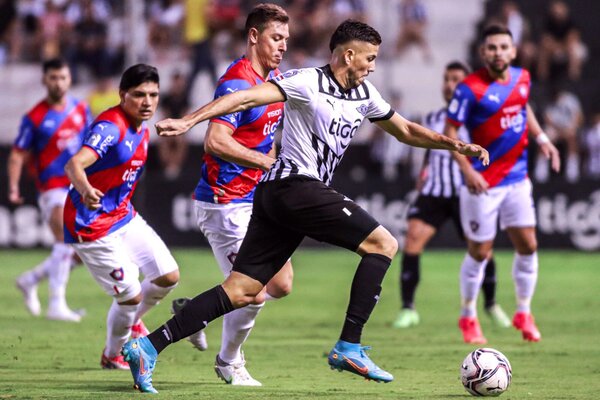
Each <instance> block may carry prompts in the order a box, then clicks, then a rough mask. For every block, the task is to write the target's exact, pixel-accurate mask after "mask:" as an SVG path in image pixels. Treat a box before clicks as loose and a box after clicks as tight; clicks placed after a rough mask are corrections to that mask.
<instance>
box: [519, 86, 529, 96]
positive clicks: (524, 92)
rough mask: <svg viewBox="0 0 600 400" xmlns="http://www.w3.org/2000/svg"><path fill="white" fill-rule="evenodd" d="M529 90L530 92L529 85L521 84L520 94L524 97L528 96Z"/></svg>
mask: <svg viewBox="0 0 600 400" xmlns="http://www.w3.org/2000/svg"><path fill="white" fill-rule="evenodd" d="M528 92H529V90H528V89H527V86H525V85H521V86H520V87H519V94H520V95H521V97H523V98H525V97H527V93H528Z"/></svg>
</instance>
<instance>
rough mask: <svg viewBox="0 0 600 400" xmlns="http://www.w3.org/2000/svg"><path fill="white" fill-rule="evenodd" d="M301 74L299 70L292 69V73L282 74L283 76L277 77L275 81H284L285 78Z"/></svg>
mask: <svg viewBox="0 0 600 400" xmlns="http://www.w3.org/2000/svg"><path fill="white" fill-rule="evenodd" d="M299 72H300V71H299V70H297V69H292V70H290V71H287V72H284V73H283V74H281V75H277V76H276V77H275V78H273V79H274V80H275V81H282V80H284V79H285V78H291V77H292V76H294V75H298V73H299Z"/></svg>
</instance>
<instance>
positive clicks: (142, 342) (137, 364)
mask: <svg viewBox="0 0 600 400" xmlns="http://www.w3.org/2000/svg"><path fill="white" fill-rule="evenodd" d="M121 354H123V357H125V361H127V363H128V364H129V369H130V370H131V375H132V376H133V388H134V389H137V390H139V391H140V392H144V393H158V391H157V390H156V389H154V387H153V386H152V372H153V371H154V366H155V365H156V358H157V357H158V353H157V352H156V349H155V348H154V346H153V345H152V343H151V342H150V340H149V339H148V338H147V337H141V338H137V339H132V340H130V341H129V342H127V343H125V345H124V346H123V349H122V350H121Z"/></svg>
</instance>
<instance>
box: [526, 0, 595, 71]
mask: <svg viewBox="0 0 600 400" xmlns="http://www.w3.org/2000/svg"><path fill="white" fill-rule="evenodd" d="M569 12H570V11H569V6H568V5H567V3H566V2H564V1H563V0H554V1H552V3H550V7H549V9H548V15H547V16H546V21H545V24H544V28H543V29H544V30H543V32H542V37H541V43H540V51H539V56H538V65H537V67H538V68H537V73H538V78H539V79H540V80H541V81H545V80H548V79H550V78H556V77H561V76H560V75H562V73H560V72H554V70H555V69H558V70H560V69H561V68H565V67H566V72H567V74H566V76H567V77H568V78H569V79H570V80H572V81H577V80H579V78H580V76H581V68H582V65H583V62H584V61H585V58H586V56H587V49H586V46H585V45H584V43H583V42H582V41H581V35H580V32H579V30H578V29H577V26H576V25H575V23H574V22H573V20H572V19H571V17H570V15H569ZM553 72H554V74H553ZM553 75H559V76H553Z"/></svg>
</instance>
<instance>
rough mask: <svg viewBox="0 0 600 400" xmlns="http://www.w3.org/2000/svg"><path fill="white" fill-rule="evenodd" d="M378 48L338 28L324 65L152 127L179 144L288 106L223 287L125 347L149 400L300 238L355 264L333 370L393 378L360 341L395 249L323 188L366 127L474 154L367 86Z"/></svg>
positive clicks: (477, 152) (352, 26) (370, 33)
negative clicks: (165, 362) (226, 120)
mask: <svg viewBox="0 0 600 400" xmlns="http://www.w3.org/2000/svg"><path fill="white" fill-rule="evenodd" d="M380 44H381V37H380V35H379V33H378V32H377V31H375V30H374V29H373V28H372V27H370V26H369V25H367V24H364V23H362V22H358V21H351V20H348V21H345V22H343V23H342V24H341V25H340V26H339V27H338V28H337V29H336V31H335V32H334V34H333V35H332V37H331V41H330V44H329V48H330V49H331V52H332V56H331V60H330V63H329V64H328V65H326V66H323V67H320V68H304V69H299V70H292V71H288V72H287V73H285V74H283V75H280V76H278V77H276V78H275V79H272V80H269V81H268V82H266V83H264V84H261V85H257V86H254V87H252V88H250V89H247V90H241V91H237V92H235V93H232V94H230V95H227V96H223V97H220V98H218V99H216V100H214V101H213V102H211V103H209V104H207V105H205V106H203V107H201V108H200V109H198V110H197V111H195V112H193V113H192V114H190V115H187V116H185V117H183V118H182V119H177V120H171V119H167V120H165V121H161V122H159V123H158V124H157V130H158V132H159V134H162V135H165V136H171V135H179V134H182V133H184V132H186V131H187V130H188V129H190V128H191V127H192V126H194V125H195V124H197V123H199V122H201V121H203V120H206V119H210V118H214V117H217V116H219V115H224V114H230V113H235V112H239V111H243V110H247V109H250V108H253V107H257V106H263V105H267V104H273V103H278V102H282V101H286V104H285V110H284V111H285V113H284V122H283V141H282V149H281V152H280V154H279V156H278V158H277V161H276V162H275V164H273V166H272V167H271V169H270V170H269V172H268V173H267V174H265V175H264V176H263V177H262V179H261V182H260V183H259V184H258V186H257V187H256V191H255V193H254V203H253V209H252V217H251V219H250V223H249V225H248V232H247V234H246V236H245V238H244V241H243V242H242V245H241V247H240V251H239V253H238V255H237V257H236V259H235V261H234V264H233V271H232V272H231V274H230V275H229V276H228V277H227V279H226V280H225V282H224V283H223V284H222V285H217V286H215V287H214V288H212V289H210V290H208V291H205V292H204V293H202V294H200V295H199V296H197V297H195V298H194V299H192V300H191V301H190V302H189V304H188V305H187V306H186V307H185V308H184V309H183V310H182V311H181V312H180V313H179V314H176V315H175V316H174V317H173V318H172V319H171V320H169V321H167V322H166V323H165V324H164V325H162V326H161V327H160V328H158V329H157V330H155V331H154V332H152V333H150V334H149V335H148V336H147V337H142V338H139V339H134V340H131V341H129V342H128V343H126V344H125V346H124V347H123V354H124V355H125V359H126V360H127V361H128V362H129V365H130V366H131V372H132V375H133V378H134V384H135V385H136V386H137V387H138V388H139V389H140V390H141V391H143V392H156V390H155V389H154V387H153V386H152V373H153V370H154V367H155V363H156V359H157V357H158V353H160V352H161V351H162V350H164V349H165V348H166V347H167V346H168V345H170V344H172V343H175V342H177V341H178V340H181V339H182V338H185V337H187V336H188V335H190V334H191V333H193V332H197V331H198V330H200V329H202V328H204V327H205V326H206V325H207V324H208V323H209V322H210V321H212V320H214V319H215V318H217V317H219V316H221V315H224V314H227V313H229V312H231V311H233V310H234V309H236V308H240V307H244V306H246V305H248V304H250V303H252V302H256V301H257V300H258V299H257V298H256V296H258V295H259V294H260V293H261V292H262V290H263V287H264V286H265V285H266V284H267V283H268V282H269V281H270V280H271V278H272V277H273V276H274V275H275V274H276V273H277V272H278V271H280V269H281V267H282V266H283V265H284V263H285V262H286V261H287V260H288V259H289V258H290V256H291V255H292V253H293V252H294V251H295V250H296V248H297V247H298V246H299V244H300V242H301V241H302V240H303V239H304V237H305V236H309V237H312V238H313V239H317V240H320V241H324V242H327V243H331V244H335V245H337V246H340V247H344V248H346V249H349V250H351V251H354V252H356V253H358V254H359V255H360V256H361V257H362V259H361V261H360V263H359V265H358V268H357V270H356V273H355V275H354V280H353V282H352V288H351V291H350V304H349V306H348V309H347V313H346V318H345V321H344V326H343V328H342V333H341V336H340V340H339V341H338V342H337V343H336V344H335V346H334V348H333V349H332V350H331V352H330V354H329V357H328V362H329V364H330V366H331V367H332V368H335V369H339V370H347V371H350V372H353V373H355V374H358V375H360V376H363V377H365V378H367V379H372V380H375V381H379V382H381V381H383V382H389V381H391V380H393V377H392V375H391V374H390V373H388V372H387V371H384V370H383V369H381V368H379V367H378V366H377V365H376V364H375V363H374V362H373V361H371V359H370V358H369V356H368V355H367V354H366V352H365V350H366V348H365V347H363V346H361V344H360V341H361V340H360V339H361V335H362V330H363V326H364V325H365V323H366V322H367V320H368V319H369V316H370V314H371V312H372V311H373V309H374V307H375V304H376V303H377V300H378V298H379V294H380V292H381V282H382V280H383V278H384V276H385V272H386V271H387V269H388V267H389V265H390V263H391V259H392V258H393V257H394V255H395V253H396V250H397V248H398V243H397V242H396V239H394V237H393V236H392V235H391V234H390V233H389V232H388V231H387V230H386V229H385V228H384V227H383V226H381V225H380V224H379V223H378V222H377V221H375V220H374V219H373V217H371V216H370V215H369V214H368V213H367V212H366V211H364V210H363V209H362V208H360V207H359V206H358V205H357V204H356V203H355V202H353V201H352V200H350V199H348V198H347V197H345V196H344V195H342V194H340V193H338V192H336V191H335V190H333V189H332V188H331V187H329V183H330V182H331V179H332V178H333V173H334V171H335V169H336V167H337V166H338V164H339V162H340V161H341V159H342V157H343V155H344V152H345V150H346V149H347V148H348V145H349V144H350V141H351V140H352V137H353V136H354V134H355V133H356V131H357V130H358V128H359V126H360V124H361V123H362V121H363V120H364V119H365V118H368V119H370V120H371V121H373V122H376V123H377V124H378V125H379V126H380V127H381V128H382V129H384V130H386V131H387V132H389V133H390V134H392V135H394V136H395V137H397V138H398V140H401V141H403V142H405V143H409V144H412V145H417V146H421V147H430V148H445V149H449V150H458V151H460V152H461V153H463V154H466V155H470V156H475V157H477V156H479V157H481V161H482V162H483V163H484V164H485V163H487V152H486V151H485V150H484V149H482V148H481V147H480V146H476V145H471V144H465V143H463V142H461V141H459V140H455V139H449V138H447V137H445V136H442V135H438V134H436V133H435V132H431V131H429V130H427V129H425V128H423V127H421V126H420V125H417V124H414V123H411V122H409V121H407V120H406V119H404V118H403V117H401V116H400V115H398V114H397V113H395V112H394V111H393V110H392V109H391V107H390V105H389V104H388V103H387V102H386V101H385V100H383V98H382V97H381V95H380V94H379V92H378V91H377V89H376V88H375V87H374V86H373V85H372V84H371V83H370V82H368V81H367V80H366V77H367V75H369V73H371V72H373V71H374V70H375V59H376V58H377V53H378V50H379V45H380Z"/></svg>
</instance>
